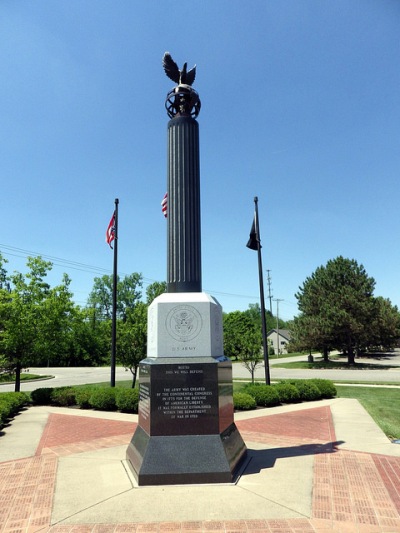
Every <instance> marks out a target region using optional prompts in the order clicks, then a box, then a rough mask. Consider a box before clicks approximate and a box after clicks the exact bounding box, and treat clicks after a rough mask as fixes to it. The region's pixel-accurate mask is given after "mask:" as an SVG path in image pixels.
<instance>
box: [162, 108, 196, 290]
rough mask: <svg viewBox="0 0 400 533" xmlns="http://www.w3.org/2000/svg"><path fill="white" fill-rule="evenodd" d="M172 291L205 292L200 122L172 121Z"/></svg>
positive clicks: (169, 273) (169, 267)
mask: <svg viewBox="0 0 400 533" xmlns="http://www.w3.org/2000/svg"><path fill="white" fill-rule="evenodd" d="M167 262H168V265H167V283H168V292H201V224H200V159H199V126H198V123H197V121H196V120H195V119H194V118H192V117H190V116H177V117H175V118H173V119H172V120H170V121H169V123H168V253H167Z"/></svg>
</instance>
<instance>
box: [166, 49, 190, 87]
mask: <svg viewBox="0 0 400 533" xmlns="http://www.w3.org/2000/svg"><path fill="white" fill-rule="evenodd" d="M163 67H164V71H165V74H166V75H167V76H168V77H169V78H171V80H172V81H174V82H175V83H178V84H179V85H182V84H183V85H192V83H193V82H194V79H195V77H196V65H195V66H194V67H193V68H192V69H190V70H189V72H188V70H187V63H184V65H183V67H182V70H179V67H178V65H177V64H176V63H175V61H174V60H173V59H172V57H171V54H170V53H169V52H165V54H164V57H163Z"/></svg>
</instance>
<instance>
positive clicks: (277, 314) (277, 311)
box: [274, 298, 283, 357]
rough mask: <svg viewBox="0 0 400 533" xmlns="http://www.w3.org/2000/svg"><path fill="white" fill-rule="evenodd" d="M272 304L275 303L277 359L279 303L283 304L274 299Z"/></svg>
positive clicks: (279, 300) (280, 300)
mask: <svg viewBox="0 0 400 533" xmlns="http://www.w3.org/2000/svg"><path fill="white" fill-rule="evenodd" d="M274 302H276V345H277V347H278V354H277V355H278V357H279V302H283V300H282V298H281V299H279V298H275V299H274Z"/></svg>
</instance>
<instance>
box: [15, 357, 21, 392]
mask: <svg viewBox="0 0 400 533" xmlns="http://www.w3.org/2000/svg"><path fill="white" fill-rule="evenodd" d="M20 391H21V363H20V362H19V361H18V362H17V366H16V367H15V392H20Z"/></svg>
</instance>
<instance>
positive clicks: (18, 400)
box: [0, 392, 29, 428]
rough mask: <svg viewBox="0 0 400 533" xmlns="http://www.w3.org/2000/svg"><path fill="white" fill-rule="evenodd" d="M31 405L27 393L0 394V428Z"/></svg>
mask: <svg viewBox="0 0 400 533" xmlns="http://www.w3.org/2000/svg"><path fill="white" fill-rule="evenodd" d="M28 403H29V395H28V394H26V393H25V392H2V393H1V394H0V428H1V427H3V426H4V425H5V424H6V422H7V420H8V419H9V418H12V417H13V416H15V415H16V414H17V413H18V412H19V411H20V410H21V409H22V408H23V407H24V406H25V405H27V404H28Z"/></svg>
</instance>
